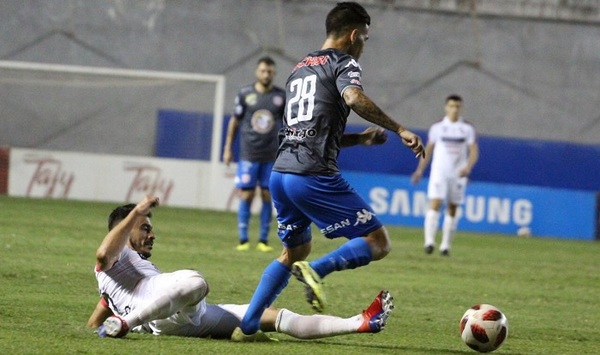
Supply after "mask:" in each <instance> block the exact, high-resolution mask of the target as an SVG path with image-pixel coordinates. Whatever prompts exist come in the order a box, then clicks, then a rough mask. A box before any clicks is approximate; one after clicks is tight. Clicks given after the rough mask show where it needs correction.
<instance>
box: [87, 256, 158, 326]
mask: <svg viewBox="0 0 600 355" xmlns="http://www.w3.org/2000/svg"><path fill="white" fill-rule="evenodd" d="M95 272H96V279H97V280H98V289H99V291H100V294H102V295H107V296H108V298H109V302H108V306H109V307H110V309H111V310H112V311H113V313H115V314H119V315H125V314H127V313H129V312H130V311H131V310H133V309H131V308H130V309H126V308H127V307H133V306H134V302H132V300H133V296H134V290H135V287H136V285H137V284H138V282H139V281H140V280H141V279H143V278H145V277H150V276H155V275H158V274H160V271H159V270H158V268H157V267H156V266H154V264H153V263H152V262H150V261H149V260H147V259H146V258H144V257H143V256H141V255H140V254H138V253H137V252H136V251H134V250H132V249H130V248H128V247H125V248H123V251H121V254H120V255H119V259H118V260H117V262H116V263H115V264H114V265H113V266H112V267H111V268H110V269H108V270H106V271H98V270H95Z"/></svg>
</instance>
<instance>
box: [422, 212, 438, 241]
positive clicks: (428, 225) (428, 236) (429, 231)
mask: <svg viewBox="0 0 600 355" xmlns="http://www.w3.org/2000/svg"><path fill="white" fill-rule="evenodd" d="M439 223H440V212H439V211H436V210H427V213H425V224H424V228H423V229H424V233H425V246H428V245H435V235H436V234H437V230H438V225H439Z"/></svg>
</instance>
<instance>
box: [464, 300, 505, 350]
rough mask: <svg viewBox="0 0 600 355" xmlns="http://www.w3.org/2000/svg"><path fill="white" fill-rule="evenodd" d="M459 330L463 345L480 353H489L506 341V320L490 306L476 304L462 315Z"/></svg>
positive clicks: (498, 311) (496, 309)
mask: <svg viewBox="0 0 600 355" xmlns="http://www.w3.org/2000/svg"><path fill="white" fill-rule="evenodd" d="M459 328H460V337H461V338H462V340H463V341H464V342H465V344H467V345H468V346H469V347H470V348H471V349H473V350H475V351H479V352H480V353H489V352H490V351H494V350H496V349H498V348H499V347H500V345H502V343H504V341H505V340H506V337H507V336H508V319H506V316H505V315H504V313H502V312H501V311H500V310H499V309H498V308H496V307H494V306H492V305H489V304H477V305H475V306H473V307H471V308H469V309H467V311H466V312H465V314H463V316H462V318H461V320H460V325H459Z"/></svg>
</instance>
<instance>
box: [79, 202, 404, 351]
mask: <svg viewBox="0 0 600 355" xmlns="http://www.w3.org/2000/svg"><path fill="white" fill-rule="evenodd" d="M157 205H158V198H156V197H150V196H148V197H146V198H144V199H143V200H142V201H141V202H139V203H138V204H137V205H134V204H128V205H124V206H121V207H117V208H116V209H115V210H113V212H112V213H111V214H110V217H109V221H108V227H109V232H108V234H107V235H106V236H105V237H104V240H103V241H102V243H101V244H100V247H99V248H98V250H97V252H96V268H95V273H96V278H97V280H98V288H99V291H100V295H101V298H100V301H99V303H98V304H97V306H96V308H95V310H94V312H93V313H92V315H91V316H90V318H89V320H88V326H90V327H93V328H98V330H97V332H98V335H100V336H101V337H113V338H120V337H123V336H125V335H126V334H127V333H128V332H129V331H130V330H131V331H135V332H147V333H152V334H155V335H163V334H164V335H178V336H185V337H201V338H208V337H210V338H215V339H219V338H226V339H228V338H231V335H232V333H233V331H234V330H235V329H236V328H237V327H239V325H240V320H241V318H242V317H243V316H244V314H245V312H246V310H247V308H248V305H235V304H225V305H214V304H207V303H206V300H205V297H206V295H207V294H208V292H209V286H208V284H207V282H206V280H205V279H204V277H203V276H202V275H201V274H200V273H198V272H197V271H194V270H178V271H175V272H171V273H161V272H160V271H159V270H158V268H157V267H156V266H155V265H154V264H153V263H151V262H150V261H149V260H148V258H149V257H150V256H151V255H152V249H153V246H154V240H155V238H156V235H155V234H154V232H153V227H152V222H151V220H150V218H151V217H152V215H151V212H150V210H151V209H152V208H154V207H156V206H157ZM392 309H393V303H392V297H391V296H390V294H389V293H388V292H386V291H381V292H380V293H379V295H377V297H376V298H375V300H374V301H373V303H372V304H371V305H370V306H369V307H368V308H367V309H366V310H364V311H363V312H362V313H361V314H358V315H356V316H354V317H351V318H340V317H334V316H328V315H314V316H304V315H300V314H296V313H294V312H291V311H289V310H287V309H277V308H273V307H269V308H268V309H267V310H266V311H265V312H264V314H263V316H262V318H261V330H262V331H263V332H272V331H276V332H280V333H284V334H288V335H291V336H293V337H296V338H299V339H315V338H324V337H329V336H334V335H342V334H350V333H377V332H379V331H381V330H382V329H383V327H384V326H385V322H386V320H387V318H388V316H389V315H390V313H391V311H392ZM270 340H271V338H269V337H267V336H266V335H265V334H263V333H260V336H258V337H256V338H255V339H254V341H270Z"/></svg>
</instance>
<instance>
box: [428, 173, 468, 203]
mask: <svg viewBox="0 0 600 355" xmlns="http://www.w3.org/2000/svg"><path fill="white" fill-rule="evenodd" d="M467 182H468V179H467V178H466V177H445V176H435V175H432V176H430V177H429V184H428V186H427V197H428V198H429V199H430V200H442V201H444V202H446V203H451V204H453V205H461V204H462V203H463V202H464V199H465V194H466V190H467Z"/></svg>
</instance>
